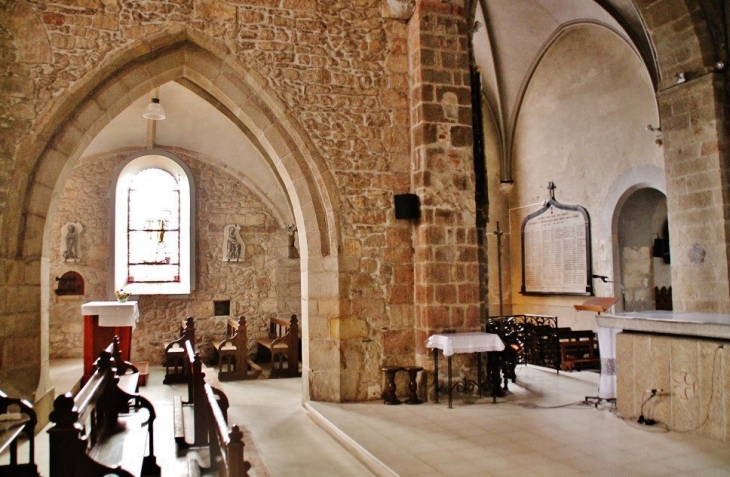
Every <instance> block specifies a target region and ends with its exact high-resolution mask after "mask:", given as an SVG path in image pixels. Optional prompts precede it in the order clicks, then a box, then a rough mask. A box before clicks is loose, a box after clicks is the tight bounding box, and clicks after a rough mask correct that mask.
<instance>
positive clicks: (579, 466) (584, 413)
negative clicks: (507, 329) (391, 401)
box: [21, 363, 730, 477]
mask: <svg viewBox="0 0 730 477" xmlns="http://www.w3.org/2000/svg"><path fill="white" fill-rule="evenodd" d="M79 366H80V363H79ZM162 376H163V370H162V369H161V368H156V367H151V370H150V380H149V385H148V386H147V387H145V388H142V392H143V394H145V395H147V396H148V398H150V399H151V400H152V402H153V403H154V405H155V408H156V410H157V413H158V416H159V417H158V421H157V423H156V425H155V433H156V434H155V446H156V454H157V456H158V463H159V464H160V465H161V466H162V468H163V475H164V476H177V475H181V474H182V470H183V468H184V459H185V458H184V457H178V456H176V453H175V448H174V445H173V440H172V437H171V431H172V424H171V416H170V415H171V400H172V396H173V395H174V394H185V392H186V391H185V387H184V386H183V385H175V386H164V385H162V384H161V383H162ZM597 382H598V375H597V374H594V373H588V372H584V373H578V372H576V373H561V374H560V375H557V374H555V373H554V372H551V371H546V370H542V369H539V368H521V369H519V374H518V382H517V384H513V385H511V390H512V393H511V394H510V395H509V396H508V397H506V398H504V399H500V400H499V403H498V404H496V405H493V404H492V403H491V399H483V400H480V401H478V402H477V403H475V404H465V403H464V401H463V399H462V400H459V399H457V400H455V402H454V409H448V408H447V405H446V404H445V400H444V401H442V403H441V404H433V403H426V404H423V405H420V406H407V405H401V406H385V405H383V404H382V402H380V401H377V402H368V403H350V404H330V403H318V402H309V403H307V404H306V405H305V406H304V407H302V405H301V381H300V380H298V379H281V380H258V381H240V382H232V383H223V385H222V386H223V388H224V390H225V392H226V394H227V395H228V397H229V400H230V401H231V408H230V410H229V420H230V422H235V423H241V424H243V425H244V426H245V427H246V435H245V438H244V440H245V441H246V443H247V444H246V445H247V446H246V457H247V459H248V460H250V461H251V462H252V464H253V470H252V472H251V475H252V477H255V476H266V475H271V476H273V477H278V476H348V477H350V476H365V475H372V473H371V472H370V471H369V470H368V468H369V469H370V470H372V471H373V473H376V474H379V475H386V476H395V475H400V476H403V477H408V476H418V477H432V476H490V475H495V476H496V475H499V476H500V477H506V476H525V477H527V476H565V477H571V476H624V475H626V476H642V475H651V476H680V475H681V476H688V475H692V476H693V475H697V476H715V475H717V476H728V475H730V444H728V443H723V442H719V441H714V440H710V439H705V438H700V437H697V436H695V435H691V434H682V433H678V432H668V431H667V430H666V429H665V428H663V427H662V426H661V424H659V425H657V426H653V427H646V426H641V425H639V424H637V423H635V422H634V421H633V420H623V419H621V418H620V417H618V416H617V415H616V414H615V413H614V412H612V409H611V407H610V406H606V405H601V406H599V407H598V408H596V407H594V406H592V405H588V406H586V405H584V404H578V403H580V402H581V401H583V399H584V397H585V396H587V395H588V396H591V395H595V394H596V388H597ZM307 411H309V415H308V413H307ZM317 424H319V425H317ZM323 429H327V432H329V434H328V433H327V432H325V430H323ZM333 436H334V437H333ZM335 439H337V440H338V441H339V442H340V443H341V444H342V445H340V444H338V443H337V442H336V441H335ZM37 446H38V450H37V452H38V460H39V462H40V464H41V465H40V466H41V469H42V471H43V475H46V476H47V475H49V474H48V472H47V464H45V463H44V462H43V458H42V456H43V455H44V454H43V453H44V452H47V437H46V435H45V433H41V434H39V436H38V444H37ZM346 449H347V450H346ZM348 451H349V452H348ZM21 455H23V454H21ZM353 455H357V456H358V458H357V459H356V458H355V457H353ZM358 459H359V460H358ZM361 461H362V462H364V463H365V465H363V464H362V463H361ZM44 465H45V466H46V467H44ZM366 465H367V468H366Z"/></svg>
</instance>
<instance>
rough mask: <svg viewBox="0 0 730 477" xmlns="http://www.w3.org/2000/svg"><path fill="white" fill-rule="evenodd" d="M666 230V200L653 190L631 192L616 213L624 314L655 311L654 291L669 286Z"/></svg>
mask: <svg viewBox="0 0 730 477" xmlns="http://www.w3.org/2000/svg"><path fill="white" fill-rule="evenodd" d="M668 231H669V227H668V221H667V198H666V196H665V195H664V194H663V193H662V192H660V191H658V190H656V189H652V188H642V189H639V190H636V191H634V192H632V193H631V194H630V195H629V196H628V197H627V198H626V200H625V202H624V203H623V205H622V206H621V208H620V209H619V210H618V227H617V233H618V263H619V270H620V273H619V274H618V276H619V277H620V278H619V282H620V284H621V286H622V290H621V292H622V296H621V300H622V308H623V310H624V311H646V310H656V309H657V303H656V300H655V293H654V289H655V288H659V289H662V287H664V288H665V289H670V287H671V286H672V283H671V272H670V264H669V254H668V250H669V246H668V240H669V237H668ZM657 239H659V241H657ZM663 241H666V242H663ZM665 243H666V247H663V246H662V244H665ZM665 250H666V252H665Z"/></svg>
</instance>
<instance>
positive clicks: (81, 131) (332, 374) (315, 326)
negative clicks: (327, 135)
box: [5, 34, 340, 401]
mask: <svg viewBox="0 0 730 477" xmlns="http://www.w3.org/2000/svg"><path fill="white" fill-rule="evenodd" d="M202 40H204V39H201V38H199V37H197V36H196V38H195V39H193V38H191V37H188V36H187V35H186V34H178V35H172V36H169V37H166V38H158V39H156V42H155V44H156V45H161V46H160V47H158V48H156V49H154V50H153V51H148V50H146V51H145V52H144V53H143V54H142V55H139V56H137V57H133V58H131V57H130V55H131V53H130V51H132V52H137V51H139V49H140V48H139V47H140V45H135V47H131V48H130V51H125V52H124V53H122V54H120V55H118V56H117V58H116V59H115V60H112V61H110V63H109V64H108V65H107V66H106V67H102V68H100V69H99V71H101V72H103V73H104V74H105V76H104V78H101V79H95V80H89V81H88V83H92V84H86V85H82V86H81V87H79V88H78V89H77V90H76V92H74V93H72V94H70V96H71V97H72V98H74V99H75V100H74V101H72V100H71V99H67V100H66V101H65V102H64V105H62V106H58V108H57V109H55V110H54V111H53V113H51V114H49V115H48V116H47V119H46V121H45V123H44V127H42V129H43V130H44V131H46V132H45V133H44V134H43V136H45V137H47V138H50V139H49V140H46V141H45V142H44V141H41V139H40V138H38V137H36V138H35V139H36V141H29V142H27V143H26V144H25V145H24V147H23V148H21V149H22V150H24V151H26V152H28V151H32V150H35V151H38V152H37V154H35V155H34V156H31V157H35V158H36V159H35V160H32V161H30V163H31V164H35V167H34V168H32V170H31V171H30V172H27V171H26V172H19V173H18V176H19V177H18V178H17V179H18V183H19V184H23V183H25V184H27V186H26V189H27V193H26V194H25V195H21V196H20V197H19V198H18V199H17V200H18V202H24V205H23V206H22V207H20V209H21V210H22V214H18V215H16V216H14V217H9V216H6V221H5V225H6V226H8V225H10V227H8V228H6V230H17V231H18V233H17V235H15V237H16V239H15V240H16V241H17V242H16V243H17V248H18V250H19V255H21V256H22V257H23V259H24V260H25V261H26V262H29V261H32V262H36V263H38V264H39V265H38V269H40V277H41V283H40V289H41V291H40V292H37V293H38V294H39V295H42V296H41V297H40V302H41V322H40V335H41V356H42V358H41V361H42V362H41V377H40V379H39V383H38V390H37V393H36V394H37V396H42V395H44V394H46V393H47V392H48V391H49V390H50V383H49V382H48V375H47V364H48V345H47V343H48V310H47V306H44V305H42V303H48V301H47V300H48V298H49V297H48V296H47V294H48V289H49V287H48V286H47V283H44V282H43V280H47V277H48V273H47V271H48V260H47V258H46V257H47V256H48V247H49V246H50V245H49V243H48V238H47V237H48V236H49V230H48V228H49V224H50V221H48V220H47V219H48V218H49V216H50V215H51V214H53V212H54V210H53V209H54V201H53V199H54V197H55V196H56V195H57V193H58V191H59V189H60V188H62V187H63V183H64V180H65V178H66V177H67V176H68V174H69V172H70V170H71V168H72V166H73V164H74V162H75V161H76V160H77V159H78V157H79V156H80V155H81V154H82V152H83V150H84V149H85V148H86V146H87V145H88V144H89V142H90V140H91V139H92V138H93V137H94V136H95V135H96V134H97V133H98V132H99V131H100V130H101V129H102V128H103V127H104V126H105V125H106V124H108V123H109V121H111V119H112V118H113V117H114V116H115V115H116V114H118V113H119V112H120V111H121V110H123V109H124V108H125V107H126V106H127V105H129V104H130V103H131V101H133V100H135V99H137V98H138V97H140V96H141V95H143V94H146V92H148V91H149V90H150V89H151V88H153V87H155V86H159V85H160V84H163V83H165V82H168V81H171V80H177V79H180V80H183V81H185V82H189V83H191V84H194V85H195V86H196V87H197V88H199V89H200V90H202V91H205V92H206V93H207V97H206V99H208V100H210V99H211V98H212V99H214V100H215V101H216V107H218V108H219V109H222V110H226V111H227V113H228V114H229V115H232V116H235V118H236V120H237V121H238V124H239V125H240V126H241V127H242V128H246V132H247V133H248V135H249V137H250V138H251V137H253V138H255V144H256V147H257V148H258V149H259V151H261V154H262V156H263V157H265V158H266V159H267V161H268V162H269V164H270V167H271V168H272V169H273V170H275V171H276V173H277V174H278V175H279V177H280V178H281V181H282V183H283V184H284V186H285V188H286V193H287V195H288V197H289V200H290V202H291V207H292V210H293V215H294V217H295V221H296V225H297V229H298V231H299V239H300V249H301V251H302V262H301V263H302V319H301V322H302V334H303V361H304V362H303V368H304V370H303V371H304V376H305V379H304V380H303V383H304V389H303V393H304V398H305V399H309V398H312V399H317V400H330V401H337V400H339V393H340V389H339V376H340V360H339V352H338V344H337V342H335V341H333V340H331V339H330V337H329V335H328V333H326V330H327V325H328V324H329V318H331V317H332V316H336V315H337V314H338V313H339V309H338V308H337V306H338V305H337V304H338V303H339V289H338V283H339V280H338V279H337V278H338V257H337V256H336V255H333V253H332V252H334V253H335V254H336V253H337V250H338V247H337V243H338V237H337V231H336V228H335V227H333V224H334V217H335V213H336V210H337V208H338V207H337V200H336V195H334V194H332V191H333V190H334V187H333V186H332V179H331V177H330V176H329V173H328V172H327V170H326V167H325V166H324V165H323V161H322V160H321V158H319V157H318V155H317V153H316V150H315V148H314V147H313V146H312V145H311V143H309V141H308V139H307V136H306V134H305V133H303V131H302V129H301V127H300V126H299V125H298V124H296V123H295V122H293V121H292V120H291V119H290V118H289V117H288V116H287V115H286V112H285V108H284V107H283V106H282V104H281V103H280V102H279V101H278V100H277V99H276V96H275V94H274V92H273V91H270V89H269V88H268V86H267V85H266V84H265V82H264V81H263V80H262V79H261V78H260V77H258V76H257V75H256V73H255V72H250V71H246V70H245V69H244V68H243V67H242V66H240V65H237V64H236V63H235V62H234V61H233V60H231V59H230V58H225V55H223V54H222V53H221V51H218V50H216V49H215V48H212V47H211V45H210V44H209V43H206V42H205V41H202ZM202 43H205V46H204V47H203V46H202V45H201V44H202ZM143 45H144V46H147V47H148V48H149V47H150V44H149V43H144V44H143ZM213 46H215V45H213ZM211 50H212V51H211ZM222 58H224V59H222ZM122 59H124V60H126V61H122ZM94 82H95V84H93V83H94ZM82 90H83V91H87V92H88V94H87V95H86V96H83V95H81V94H78V91H82ZM69 103H73V104H69ZM24 174H26V177H23V175H24ZM18 205H20V204H18ZM9 222H10V223H9ZM13 222H15V223H13ZM41 231H42V233H41ZM43 277H46V278H45V279H44V278H43ZM36 290H37V288H36ZM43 295H45V296H43ZM320 322H321V324H320ZM322 330H324V331H322ZM310 349H315V350H316V351H315V354H316V355H317V356H316V363H317V365H316V369H315V368H313V366H312V365H311V364H310V363H311V361H312V360H311V359H310Z"/></svg>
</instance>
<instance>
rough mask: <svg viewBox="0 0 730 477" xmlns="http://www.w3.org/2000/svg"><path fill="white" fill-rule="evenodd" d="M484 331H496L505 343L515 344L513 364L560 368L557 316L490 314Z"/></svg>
mask: <svg viewBox="0 0 730 477" xmlns="http://www.w3.org/2000/svg"><path fill="white" fill-rule="evenodd" d="M485 331H486V332H487V333H496V334H498V335H499V337H500V338H502V341H504V344H505V345H507V346H509V345H513V344H514V345H517V348H518V349H517V353H516V358H517V361H516V363H515V364H534V365H537V366H543V367H546V368H553V369H556V370H560V343H559V341H558V317H557V316H546V315H530V314H524V315H505V316H502V317H500V316H490V317H489V319H488V321H487V324H486V326H485Z"/></svg>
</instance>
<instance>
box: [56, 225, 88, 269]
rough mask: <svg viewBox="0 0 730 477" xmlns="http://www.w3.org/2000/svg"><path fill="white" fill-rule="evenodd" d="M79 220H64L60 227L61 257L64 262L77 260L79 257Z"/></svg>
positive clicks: (81, 229) (80, 230)
mask: <svg viewBox="0 0 730 477" xmlns="http://www.w3.org/2000/svg"><path fill="white" fill-rule="evenodd" d="M83 230H84V227H83V226H82V225H81V224H80V223H79V222H66V224H64V226H63V227H62V228H61V257H62V258H63V261H64V262H78V261H79V260H80V259H81V244H80V242H81V240H80V239H81V232H83Z"/></svg>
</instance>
